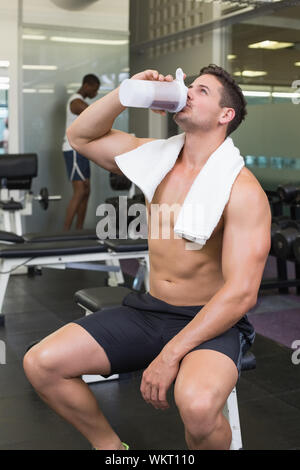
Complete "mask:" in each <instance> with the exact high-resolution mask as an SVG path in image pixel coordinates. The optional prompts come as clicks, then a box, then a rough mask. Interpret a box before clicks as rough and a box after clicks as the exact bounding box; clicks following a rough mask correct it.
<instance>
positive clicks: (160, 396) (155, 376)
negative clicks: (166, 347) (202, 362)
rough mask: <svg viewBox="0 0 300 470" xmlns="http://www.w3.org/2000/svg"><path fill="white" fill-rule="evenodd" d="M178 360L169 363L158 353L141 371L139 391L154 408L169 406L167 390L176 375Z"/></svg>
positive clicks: (163, 408)
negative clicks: (142, 371)
mask: <svg viewBox="0 0 300 470" xmlns="http://www.w3.org/2000/svg"><path fill="white" fill-rule="evenodd" d="M178 370H179V362H174V361H172V363H170V362H169V361H166V360H165V358H164V357H163V354H162V353H160V354H159V355H158V356H157V357H156V358H155V359H154V361H152V362H151V364H150V365H149V366H148V367H147V369H146V370H145V371H144V373H143V377H142V382H141V387H140V390H141V393H142V395H143V398H144V400H145V401H146V402H147V403H149V404H151V405H153V406H154V408H156V409H161V410H166V409H167V408H169V403H168V401H167V391H168V389H169V387H170V385H171V384H172V382H173V381H174V380H175V378H176V377H177V374H178Z"/></svg>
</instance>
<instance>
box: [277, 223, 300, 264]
mask: <svg viewBox="0 0 300 470" xmlns="http://www.w3.org/2000/svg"><path fill="white" fill-rule="evenodd" d="M298 235H300V221H296V220H290V221H289V222H287V224H286V225H285V228H281V229H280V230H277V231H276V232H275V234H274V236H273V241H272V242H273V252H274V255H275V256H277V257H278V258H281V259H289V260H292V259H294V252H293V244H294V241H295V240H296V238H297V236H298Z"/></svg>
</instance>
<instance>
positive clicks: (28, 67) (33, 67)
mask: <svg viewBox="0 0 300 470" xmlns="http://www.w3.org/2000/svg"><path fill="white" fill-rule="evenodd" d="M22 68H23V69H24V70H57V65H23V66H22Z"/></svg>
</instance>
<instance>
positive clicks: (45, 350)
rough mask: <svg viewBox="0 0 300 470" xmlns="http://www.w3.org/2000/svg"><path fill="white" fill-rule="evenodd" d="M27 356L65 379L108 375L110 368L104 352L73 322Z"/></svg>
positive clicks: (41, 343)
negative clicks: (89, 375)
mask: <svg viewBox="0 0 300 470" xmlns="http://www.w3.org/2000/svg"><path fill="white" fill-rule="evenodd" d="M27 354H29V355H30V356H31V357H32V359H33V360H35V358H36V359H37V362H40V363H41V364H43V365H44V366H45V367H47V368H49V370H55V372H56V373H58V374H59V375H61V376H63V377H66V378H69V377H79V376H80V375H83V374H102V375H109V374H110V369H111V366H110V362H109V360H108V358H107V355H106V353H105V351H104V349H103V348H102V347H101V345H99V344H98V343H97V341H95V339H94V338H93V337H92V336H91V335H90V334H89V333H88V332H87V331H85V330H84V328H82V327H81V326H79V325H77V324H75V323H69V324H67V325H65V326H63V327H62V328H60V329H58V330H57V331H55V332H54V333H52V334H50V335H49V336H47V337H45V338H44V339H43V340H41V341H40V342H39V343H37V344H36V345H35V346H33V347H32V348H31V349H30V350H29V352H28V353H27Z"/></svg>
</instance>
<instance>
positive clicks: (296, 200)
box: [277, 183, 300, 220]
mask: <svg viewBox="0 0 300 470" xmlns="http://www.w3.org/2000/svg"><path fill="white" fill-rule="evenodd" d="M277 194H278V196H279V198H280V200H281V201H282V203H283V206H284V205H286V206H288V208H289V211H290V217H291V219H293V220H297V219H300V188H299V186H298V185H296V184H294V183H287V184H280V185H279V186H277Z"/></svg>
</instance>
